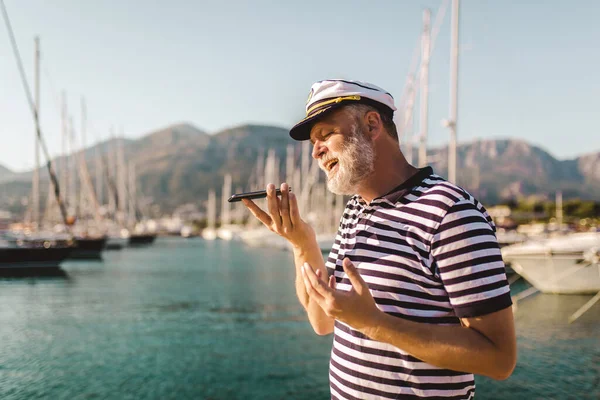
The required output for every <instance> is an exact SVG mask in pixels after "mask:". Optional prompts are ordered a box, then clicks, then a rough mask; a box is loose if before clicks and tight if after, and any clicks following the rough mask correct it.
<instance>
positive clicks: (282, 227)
mask: <svg viewBox="0 0 600 400" xmlns="http://www.w3.org/2000/svg"><path fill="white" fill-rule="evenodd" d="M279 191H280V193H281V198H279V197H277V193H276V190H275V185H273V184H272V183H270V184H268V185H267V211H266V212H265V211H264V210H262V209H261V208H260V207H258V206H257V205H256V204H255V203H254V202H253V201H252V200H250V199H248V198H242V199H241V200H242V202H243V203H244V205H245V206H246V207H248V209H249V210H250V212H251V213H252V214H253V215H254V216H255V217H256V218H258V220H260V222H262V223H263V224H264V225H265V226H266V227H267V228H269V229H270V230H271V231H273V232H275V233H277V234H278V235H280V236H283V237H284V238H285V239H287V241H288V242H290V243H291V244H292V246H294V247H296V248H304V247H305V246H311V245H316V235H315V231H314V230H313V228H312V227H311V226H310V225H309V224H307V223H306V222H305V221H304V220H303V219H302V218H301V217H300V210H299V209H298V200H297V198H296V196H295V194H294V193H292V192H290V191H289V186H288V184H287V183H282V184H281V187H280V190H279ZM279 191H278V192H279Z"/></svg>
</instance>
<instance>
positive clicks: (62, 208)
mask: <svg viewBox="0 0 600 400" xmlns="http://www.w3.org/2000/svg"><path fill="white" fill-rule="evenodd" d="M0 5H2V15H3V16H4V22H5V24H6V29H7V30H8V36H9V37H10V42H11V45H12V49H13V53H14V56H15V59H16V62H17V67H18V69H19V74H20V75H21V82H22V84H23V89H24V90H25V95H26V96H27V101H28V102H29V108H30V109H31V112H32V113H33V119H34V121H35V130H36V134H37V139H38V141H39V143H40V145H41V147H42V151H43V152H44V156H45V157H46V160H47V163H46V166H47V168H48V173H49V175H50V181H51V182H52V185H53V186H54V195H55V196H56V201H57V203H58V206H59V207H60V213H61V214H62V217H63V221H64V223H65V228H66V229H67V232H68V233H69V234H70V235H71V236H72V235H73V234H72V232H71V226H70V225H69V223H68V218H67V210H66V208H65V205H64V203H63V202H62V200H61V198H60V189H59V186H58V180H57V178H56V175H55V173H54V169H53V168H52V160H51V159H50V155H49V153H48V148H47V147H46V142H44V139H43V138H42V132H41V129H40V121H39V115H38V110H37V107H36V106H35V103H34V102H33V98H32V96H31V90H30V88H29V83H28V82H27V77H26V76H25V69H24V68H23V62H22V60H21V54H20V53H19V48H18V47H17V41H16V39H15V34H14V32H13V29H12V25H11V23H10V19H9V17H8V11H7V10H6V5H5V4H4V0H0Z"/></svg>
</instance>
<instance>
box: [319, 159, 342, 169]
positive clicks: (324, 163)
mask: <svg viewBox="0 0 600 400" xmlns="http://www.w3.org/2000/svg"><path fill="white" fill-rule="evenodd" d="M332 160H338V162H339V160H340V158H339V157H334V156H331V157H323V158H320V159H319V167H320V168H321V169H325V165H326V164H327V163H328V162H330V161H332Z"/></svg>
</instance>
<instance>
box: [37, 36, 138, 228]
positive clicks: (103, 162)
mask: <svg viewBox="0 0 600 400" xmlns="http://www.w3.org/2000/svg"><path fill="white" fill-rule="evenodd" d="M34 44H35V48H34V78H35V86H34V107H35V115H36V119H37V122H36V128H35V129H36V139H35V140H34V154H35V166H34V170H33V177H32V193H31V204H30V206H29V212H30V218H29V220H30V221H29V222H30V228H31V229H32V230H33V231H36V230H39V229H40V228H41V227H42V226H43V225H44V222H49V221H50V220H52V219H53V216H52V213H53V212H55V211H56V203H57V198H56V195H55V192H56V188H55V187H54V185H50V190H49V193H48V196H47V199H46V200H47V201H46V207H45V214H44V213H42V210H41V204H40V203H41V201H40V197H41V196H40V140H39V138H38V137H37V132H38V129H39V118H40V40H39V37H35V39H34ZM60 113H61V136H62V144H61V155H62V158H61V159H60V163H59V165H58V168H57V170H58V171H57V172H58V178H57V183H58V184H59V187H60V188H61V193H62V194H63V196H62V197H63V200H64V204H65V209H66V213H67V215H68V216H69V217H74V218H76V217H82V218H83V219H85V220H86V223H89V222H90V221H93V223H94V224H95V225H96V226H97V227H100V225H101V224H102V223H103V222H105V221H103V218H104V217H106V216H109V217H111V218H112V219H113V220H114V221H115V222H117V223H118V224H119V225H120V226H121V227H124V226H129V227H131V226H133V225H134V224H135V222H136V220H137V214H138V210H137V207H136V201H137V199H136V189H135V188H136V176H135V167H134V165H133V163H131V162H130V163H126V161H125V155H124V139H123V135H122V132H121V137H120V138H119V139H118V140H116V139H115V136H114V131H113V132H112V139H113V144H114V145H115V147H116V148H115V149H108V152H107V153H108V159H106V157H105V155H104V154H102V150H101V146H100V145H97V146H96V153H95V164H94V170H95V176H94V179H92V176H91V174H90V171H89V169H88V165H87V162H86V157H85V150H86V145H87V108H86V103H85V99H84V98H81V131H80V133H81V143H80V146H77V135H76V129H75V126H74V122H73V118H72V117H71V116H70V115H69V111H68V107H67V99H66V93H64V92H63V93H62V96H61V110H60ZM77 147H79V149H77ZM111 150H112V151H111ZM103 157H104V159H103ZM113 177H114V178H115V179H113ZM114 180H116V182H114ZM105 187H106V188H107V190H106V191H105V190H104V188H105ZM105 204H106V207H105V206H104V205H105Z"/></svg>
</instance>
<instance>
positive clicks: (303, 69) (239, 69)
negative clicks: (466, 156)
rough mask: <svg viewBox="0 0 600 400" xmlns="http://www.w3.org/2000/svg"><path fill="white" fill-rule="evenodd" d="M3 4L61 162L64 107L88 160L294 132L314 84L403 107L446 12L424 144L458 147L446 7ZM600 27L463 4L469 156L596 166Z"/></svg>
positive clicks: (564, 9) (21, 120) (11, 91)
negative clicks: (116, 137)
mask: <svg viewBox="0 0 600 400" xmlns="http://www.w3.org/2000/svg"><path fill="white" fill-rule="evenodd" d="M4 3H5V5H6V7H7V10H8V13H9V16H10V19H11V23H12V26H13V29H14V32H15V36H16V38H17V44H18V46H19V50H20V52H21V57H22V59H23V64H24V67H25V70H26V72H27V76H28V80H29V85H30V86H31V90H33V85H34V77H33V75H34V74H33V70H34V56H33V55H34V37H35V36H36V35H39V37H40V42H41V54H42V56H41V74H40V78H41V79H40V88H41V89H40V90H41V99H40V116H41V124H42V133H43V136H44V138H45V141H46V142H47V145H48V148H49V151H50V153H51V155H52V156H56V155H57V154H60V151H61V134H60V132H61V118H60V107H61V106H60V104H61V100H60V98H61V93H62V92H63V91H64V92H65V93H66V99H67V104H68V108H69V114H70V115H71V116H72V118H73V124H74V126H75V128H76V130H77V132H78V135H79V134H80V132H81V128H80V127H81V111H80V110H81V105H80V104H81V99H82V97H84V98H85V102H86V106H87V119H88V123H87V131H88V132H87V139H86V143H87V145H88V146H89V145H91V144H93V143H95V142H97V141H102V140H106V139H107V138H109V137H110V136H111V130H113V131H114V132H116V133H117V134H120V133H122V134H123V135H125V136H126V137H129V138H135V137H140V136H143V135H146V134H148V133H149V132H151V131H153V130H157V129H160V128H162V127H165V126H168V125H170V124H173V123H180V122H188V123H191V124H193V125H195V126H197V127H198V128H199V129H201V130H204V131H206V132H208V133H216V132H218V131H219V130H222V129H225V128H228V127H232V126H236V125H240V124H245V123H258V124H268V125H276V126H280V127H284V128H289V127H291V126H292V125H293V124H294V123H295V122H296V121H297V120H299V119H301V118H302V117H303V116H304V106H305V101H306V98H307V95H308V92H309V90H310V86H311V85H312V83H313V82H315V81H318V80H322V79H327V78H344V79H355V80H361V81H367V82H371V83H374V84H376V85H378V86H380V87H383V88H384V89H386V90H387V91H389V92H390V93H392V95H393V96H394V97H395V99H396V101H397V102H399V100H400V98H401V96H402V92H403V88H404V86H405V83H406V78H407V75H408V73H409V70H410V65H411V60H412V58H413V54H414V52H415V51H418V46H419V38H420V34H421V30H422V15H423V10H424V9H425V8H429V9H430V10H431V12H432V21H435V19H436V15H437V13H438V12H440V11H439V10H441V9H443V4H444V3H446V4H447V8H446V14H445V18H444V19H443V20H442V23H441V24H440V25H439V35H438V36H437V39H436V40H435V46H434V48H433V50H432V57H431V65H430V81H429V89H430V90H429V120H428V121H429V135H428V143H429V145H430V146H432V147H434V146H442V145H445V144H446V143H447V142H448V130H447V129H446V128H444V127H442V124H441V121H442V119H444V118H446V117H447V116H448V110H449V85H450V82H449V68H450V57H449V55H450V4H449V1H444V0H371V1H367V0H344V1H327V0H303V1H288V0H286V1H281V0H279V1H267V0H254V1H242V0H237V1H236V0H230V1H192V0H187V1H184V0H172V1H170V2H164V1H156V0H144V1H141V0H128V1H117V0H103V1H80V0H55V1H52V2H50V1H45V0H4ZM599 22H600V2H598V1H595V0H576V1H564V0H561V1H558V0H556V1H554V0H546V1H541V0H518V1H517V0H503V1H492V0H461V1H460V38H459V46H460V61H459V63H460V67H459V100H458V139H459V142H469V141H473V140H476V139H478V138H482V139H491V138H520V139H523V140H526V141H528V142H530V143H532V144H535V145H538V146H540V147H542V148H543V149H545V150H547V151H549V152H550V153H551V154H552V155H553V156H555V157H557V158H559V159H567V158H573V157H576V156H578V155H581V154H585V153H589V152H593V151H598V150H600V128H599V127H598V119H599V117H600V73H599V72H598V71H600V51H599V50H598V46H599V43H600V23H599ZM1 25H3V26H2V28H1V29H0V60H1V62H0V140H1V142H0V143H2V145H0V165H3V166H6V167H8V168H10V169H12V170H15V171H24V170H27V169H30V168H32V167H33V165H34V124H33V118H32V115H31V111H30V109H29V107H28V103H27V98H26V96H25V92H24V89H23V87H22V85H21V81H20V78H19V74H18V69H17V66H16V63H15V59H14V57H13V54H12V49H11V47H10V42H9V37H8V34H7V31H6V27H5V26H4V23H2V24H1ZM417 102H418V99H417ZM415 112H417V113H418V112H419V111H418V109H416V110H415ZM418 128H419V127H418V124H416V125H415V129H417V130H418ZM78 138H79V143H81V136H78Z"/></svg>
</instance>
